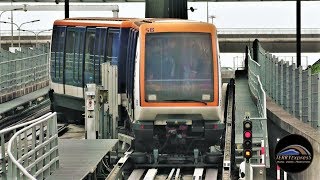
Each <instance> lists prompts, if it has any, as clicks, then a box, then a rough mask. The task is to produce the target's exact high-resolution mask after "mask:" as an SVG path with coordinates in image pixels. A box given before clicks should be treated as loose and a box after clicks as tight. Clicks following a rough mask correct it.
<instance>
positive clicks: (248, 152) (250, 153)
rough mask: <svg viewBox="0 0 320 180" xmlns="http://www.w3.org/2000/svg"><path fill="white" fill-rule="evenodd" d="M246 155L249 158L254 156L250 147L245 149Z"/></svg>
mask: <svg viewBox="0 0 320 180" xmlns="http://www.w3.org/2000/svg"><path fill="white" fill-rule="evenodd" d="M244 157H245V158H247V159H249V158H251V157H252V151H251V150H248V149H247V150H245V151H244Z"/></svg>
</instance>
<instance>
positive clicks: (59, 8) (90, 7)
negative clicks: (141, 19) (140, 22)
mask: <svg viewBox="0 0 320 180" xmlns="http://www.w3.org/2000/svg"><path fill="white" fill-rule="evenodd" d="M13 8H24V5H12V6H11V5H1V6H0V11H5V10H8V9H13ZM26 10H27V11H64V10H65V7H64V5H63V4H59V5H56V4H48V5H26ZM69 10H70V11H118V12H119V6H118V5H107V4H99V5H90V4H88V5H85V6H84V5H73V4H70V5H69Z"/></svg>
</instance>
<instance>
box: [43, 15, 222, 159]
mask: <svg viewBox="0 0 320 180" xmlns="http://www.w3.org/2000/svg"><path fill="white" fill-rule="evenodd" d="M52 33H53V34H52V44H51V56H50V60H49V61H50V80H51V82H50V85H51V89H52V90H51V91H52V93H53V98H52V100H53V102H54V107H55V108H56V110H57V111H59V110H60V111H64V113H65V114H67V115H74V114H77V113H76V112H78V114H82V113H83V111H84V108H83V106H84V96H85V88H86V84H89V83H94V84H97V85H100V86H101V82H102V79H103V78H104V77H103V75H102V69H101V65H102V64H103V63H107V62H109V63H110V64H112V65H115V66H117V69H118V71H117V72H118V73H117V89H118V94H119V96H121V97H123V99H124V101H126V102H128V103H127V104H128V105H127V106H121V105H120V110H119V123H121V124H125V125H126V126H125V127H126V131H127V133H128V134H129V135H132V136H134V138H135V141H134V149H135V151H136V152H144V153H154V150H157V152H158V153H159V154H179V155H194V153H195V152H197V153H198V152H199V154H202V155H203V154H209V155H210V153H213V152H214V151H210V149H212V147H221V146H222V144H223V143H222V142H223V136H224V132H225V123H224V113H223V111H224V102H225V98H224V94H225V91H224V90H223V88H222V87H223V86H222V82H221V72H220V60H219V44H218V38H217V29H216V27H215V26H214V25H213V24H209V23H204V22H199V21H193V20H182V19H170V18H102V17H99V18H98V17H97V18H92V17H88V18H83V17H82V18H68V19H63V20H56V21H55V22H54V25H53V32H52ZM66 109H68V110H71V111H73V113H66V112H65V110H66ZM79 117H80V115H79ZM216 149H219V148H216ZM208 157H209V156H207V159H206V162H207V163H212V161H213V160H212V159H214V158H208Z"/></svg>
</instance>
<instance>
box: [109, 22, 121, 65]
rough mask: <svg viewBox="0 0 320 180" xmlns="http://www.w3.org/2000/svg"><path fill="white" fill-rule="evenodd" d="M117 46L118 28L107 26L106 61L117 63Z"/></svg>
mask: <svg viewBox="0 0 320 180" xmlns="http://www.w3.org/2000/svg"><path fill="white" fill-rule="evenodd" d="M119 47H120V30H119V29H116V28H109V29H108V37H107V61H111V64H113V65H118V61H119V59H118V56H119Z"/></svg>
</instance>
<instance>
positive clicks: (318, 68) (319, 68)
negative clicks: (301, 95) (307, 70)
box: [311, 60, 320, 74]
mask: <svg viewBox="0 0 320 180" xmlns="http://www.w3.org/2000/svg"><path fill="white" fill-rule="evenodd" d="M317 73H320V60H318V61H317V62H315V63H314V64H313V65H312V66H311V74H317Z"/></svg>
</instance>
